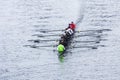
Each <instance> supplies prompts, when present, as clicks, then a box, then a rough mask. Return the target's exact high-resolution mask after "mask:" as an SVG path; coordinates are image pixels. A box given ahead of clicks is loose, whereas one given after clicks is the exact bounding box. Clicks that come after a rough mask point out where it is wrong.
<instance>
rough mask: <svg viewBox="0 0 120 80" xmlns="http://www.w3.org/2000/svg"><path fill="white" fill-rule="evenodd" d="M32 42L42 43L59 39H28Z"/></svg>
mask: <svg viewBox="0 0 120 80" xmlns="http://www.w3.org/2000/svg"><path fill="white" fill-rule="evenodd" d="M28 41H30V42H34V43H42V42H49V41H56V42H57V41H59V40H54V39H53V40H40V39H37V40H28Z"/></svg>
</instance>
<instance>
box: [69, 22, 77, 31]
mask: <svg viewBox="0 0 120 80" xmlns="http://www.w3.org/2000/svg"><path fill="white" fill-rule="evenodd" d="M75 27H76V25H75V24H74V22H71V24H70V28H71V29H72V30H73V31H74V30H75Z"/></svg>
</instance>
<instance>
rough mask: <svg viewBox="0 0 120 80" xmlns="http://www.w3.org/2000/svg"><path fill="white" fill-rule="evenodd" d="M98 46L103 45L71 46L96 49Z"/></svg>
mask: <svg viewBox="0 0 120 80" xmlns="http://www.w3.org/2000/svg"><path fill="white" fill-rule="evenodd" d="M98 47H105V45H93V46H81V45H80V46H73V47H71V48H92V49H97V48H98Z"/></svg>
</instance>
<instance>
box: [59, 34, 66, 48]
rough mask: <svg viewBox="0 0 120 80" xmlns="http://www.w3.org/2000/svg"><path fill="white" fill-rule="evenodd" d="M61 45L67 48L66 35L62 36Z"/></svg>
mask: <svg viewBox="0 0 120 80" xmlns="http://www.w3.org/2000/svg"><path fill="white" fill-rule="evenodd" d="M59 44H62V45H64V46H67V35H66V34H62V36H61V39H60V41H59Z"/></svg>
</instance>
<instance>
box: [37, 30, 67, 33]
mask: <svg viewBox="0 0 120 80" xmlns="http://www.w3.org/2000/svg"><path fill="white" fill-rule="evenodd" d="M36 31H38V32H41V33H47V32H57V31H65V30H36Z"/></svg>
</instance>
